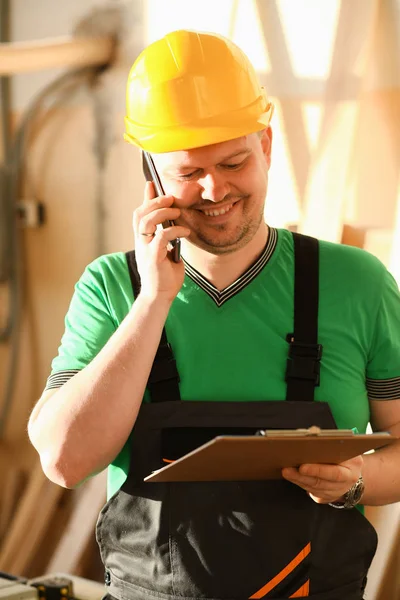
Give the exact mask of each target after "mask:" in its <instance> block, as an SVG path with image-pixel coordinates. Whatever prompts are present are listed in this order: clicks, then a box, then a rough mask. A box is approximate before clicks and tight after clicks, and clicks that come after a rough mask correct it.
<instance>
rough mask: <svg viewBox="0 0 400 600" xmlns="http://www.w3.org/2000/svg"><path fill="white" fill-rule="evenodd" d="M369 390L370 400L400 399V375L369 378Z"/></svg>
mask: <svg viewBox="0 0 400 600" xmlns="http://www.w3.org/2000/svg"><path fill="white" fill-rule="evenodd" d="M367 392H368V398H369V399H370V400H400V377H392V378H391V379H368V378H367Z"/></svg>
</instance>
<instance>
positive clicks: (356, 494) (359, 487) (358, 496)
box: [353, 480, 364, 504]
mask: <svg viewBox="0 0 400 600" xmlns="http://www.w3.org/2000/svg"><path fill="white" fill-rule="evenodd" d="M363 493H364V483H363V481H362V480H361V481H360V480H359V481H358V485H357V487H356V489H355V490H354V496H353V498H354V502H355V503H356V504H357V503H358V502H360V500H361V497H362V495H363Z"/></svg>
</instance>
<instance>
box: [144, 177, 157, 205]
mask: <svg viewBox="0 0 400 600" xmlns="http://www.w3.org/2000/svg"><path fill="white" fill-rule="evenodd" d="M156 197H157V193H156V188H155V186H154V183H153V182H152V181H146V185H145V188H144V201H145V202H149V201H150V200H153V198H156Z"/></svg>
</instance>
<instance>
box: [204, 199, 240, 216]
mask: <svg viewBox="0 0 400 600" xmlns="http://www.w3.org/2000/svg"><path fill="white" fill-rule="evenodd" d="M238 202H239V200H236V202H231V203H230V204H225V205H224V206H221V208H216V207H215V208H210V209H204V208H199V209H197V210H199V211H200V212H202V213H203V214H204V215H206V217H218V216H220V215H225V214H226V213H228V212H229V211H230V210H232V208H233V207H234V206H235V204H237V203H238Z"/></svg>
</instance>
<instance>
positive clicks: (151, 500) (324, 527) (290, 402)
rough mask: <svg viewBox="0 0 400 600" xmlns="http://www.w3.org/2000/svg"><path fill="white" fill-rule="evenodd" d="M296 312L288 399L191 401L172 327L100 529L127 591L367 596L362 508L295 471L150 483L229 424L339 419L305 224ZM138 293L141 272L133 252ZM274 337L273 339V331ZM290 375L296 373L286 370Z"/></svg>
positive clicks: (240, 596) (112, 579) (217, 597)
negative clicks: (320, 499) (315, 494)
mask: <svg viewBox="0 0 400 600" xmlns="http://www.w3.org/2000/svg"><path fill="white" fill-rule="evenodd" d="M294 242H295V303H294V305H295V310H294V312H295V315H294V329H293V333H290V334H288V338H287V339H288V349H289V357H288V361H287V370H286V381H287V397H286V401H284V402H282V401H266V402H251V401H250V402H247V401H246V402H202V401H195V399H194V401H190V402H187V401H185V402H182V401H181V399H180V395H179V387H178V374H177V370H176V366H175V361H174V358H173V356H172V352H171V348H170V347H169V344H168V342H167V338H166V334H165V329H164V331H163V335H162V339H161V342H160V346H159V349H158V351H157V355H156V358H155V361H154V365H153V369H152V372H151V375H150V378H149V382H148V386H149V390H150V393H151V396H152V402H151V403H148V404H142V407H141V409H140V411H139V415H138V418H137V420H136V423H135V426H134V429H133V433H132V450H131V462H130V471H129V475H128V478H127V481H126V482H125V483H124V485H123V486H122V488H121V490H120V491H119V492H117V493H116V494H114V496H113V497H112V498H111V499H110V500H109V501H108V502H107V504H106V505H105V507H104V508H103V509H102V511H101V513H100V516H99V520H98V525H97V540H98V543H99V546H100V551H101V555H102V559H103V562H104V565H105V569H106V585H107V586H108V593H109V595H111V596H113V597H115V598H118V599H119V600H150V599H154V600H155V599H165V600H172V599H173V598H179V599H180V600H194V599H200V598H201V599H203V598H204V599H205V598H207V599H209V600H228V599H229V600H246V599H248V598H254V599H259V598H265V599H267V598H268V599H269V598H275V599H279V600H285V599H288V598H301V597H309V598H311V599H313V600H362V598H363V591H364V588H365V584H366V575H367V571H368V568H369V566H370V563H371V561H372V558H373V556H374V553H375V550H376V544H377V538H376V533H375V530H374V529H373V527H372V526H371V525H370V524H369V522H368V521H367V520H366V519H365V518H364V517H363V516H362V515H361V513H360V512H359V511H358V510H357V509H353V510H337V509H335V508H333V507H330V506H329V505H326V504H316V503H315V502H314V501H313V500H311V499H310V497H309V496H308V495H307V493H306V492H305V491H304V490H302V489H301V488H299V487H297V486H295V485H293V484H291V483H289V482H287V481H285V480H279V481H247V482H240V481H233V482H179V483H144V482H143V478H144V477H145V476H146V475H148V474H150V473H151V472H152V471H154V470H156V469H159V468H160V467H162V466H164V464H165V463H163V458H167V459H171V460H174V459H176V458H178V457H179V456H182V455H183V454H185V453H187V452H188V451H190V450H192V449H194V448H195V447H197V446H199V445H200V444H202V443H204V442H205V441H208V440H210V439H212V438H213V437H215V435H220V434H223V433H225V434H232V433H234V434H240V433H243V434H246V435H248V434H251V433H255V432H256V431H257V430H259V429H283V428H284V429H295V428H299V427H310V426H311V425H317V426H319V427H321V428H329V429H332V428H336V424H335V421H334V418H333V416H332V413H331V411H330V408H329V405H328V404H327V403H323V402H313V399H314V387H315V386H316V385H319V371H320V359H321V354H322V348H321V346H320V345H318V338H317V336H318V289H319V283H318V275H319V252H318V250H319V247H318V242H317V240H314V239H313V238H308V237H306V236H300V235H297V234H294ZM127 260H128V263H129V268H130V273H131V279H132V284H133V286H134V291H135V295H137V293H138V290H139V285H140V283H139V278H138V274H137V270H136V265H135V259H134V255H133V253H128V255H127ZM266 343H268V342H267V340H266ZM282 376H284V373H282Z"/></svg>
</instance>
